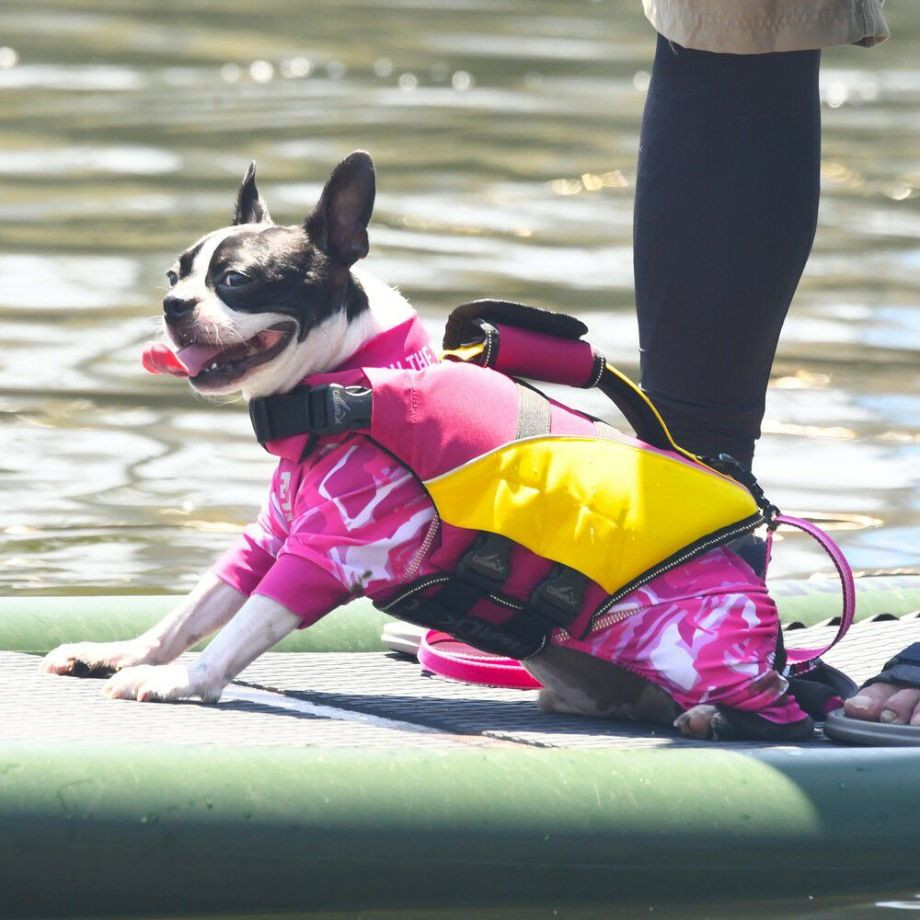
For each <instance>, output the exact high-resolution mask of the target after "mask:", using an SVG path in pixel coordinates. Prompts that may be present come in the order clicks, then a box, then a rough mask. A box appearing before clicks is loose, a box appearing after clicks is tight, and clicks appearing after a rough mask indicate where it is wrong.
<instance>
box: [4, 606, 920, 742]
mask: <svg viewBox="0 0 920 920" xmlns="http://www.w3.org/2000/svg"><path fill="white" fill-rule="evenodd" d="M833 629H834V627H830V626H819V627H812V628H810V629H801V630H789V631H787V635H786V640H787V645H790V646H795V645H802V646H805V645H817V644H818V643H819V642H821V641H822V639H823V638H824V637H825V636H827V637H829V635H830V634H831V633H832V632H833ZM918 640H920V617H918V615H916V614H914V615H910V616H907V617H902V618H901V619H899V620H895V619H892V620H883V621H878V620H874V621H868V622H863V623H860V624H858V625H856V626H854V627H853V629H852V630H851V631H850V633H849V635H848V636H847V638H846V639H845V640H844V642H843V643H841V645H840V646H839V647H838V648H836V649H834V651H833V652H832V653H831V654H830V655H828V656H827V660H828V661H829V663H831V664H833V665H835V666H837V667H839V668H841V669H843V670H844V671H846V673H848V674H849V675H850V676H852V677H853V678H854V679H855V680H857V681H862V680H864V679H865V678H866V677H869V676H871V675H872V674H873V673H876V672H877V671H878V670H879V668H880V666H881V665H882V663H883V662H884V661H885V660H886V659H887V658H889V657H891V655H893V654H895V653H896V652H897V651H899V650H900V649H901V648H903V647H904V646H905V645H907V644H909V643H910V642H914V641H918ZM99 689H100V683H99V682H98V681H94V680H76V679H70V678H60V677H52V676H48V675H43V674H40V673H39V672H38V659H37V658H35V657H32V656H30V655H24V654H20V653H15V652H0V741H4V740H11V741H12V740H15V741H53V740H58V741H61V742H69V741H91V740H93V739H98V740H99V741H107V742H123V743H125V744H189V745H212V744H230V745H234V746H264V745H268V746H277V745H282V746H295V747H308V746H309V747H317V746H319V747H360V748H378V749H379V748H393V747H407V746H411V747H434V748H445V747H456V746H464V747H469V746H471V745H472V746H496V745H498V746H502V747H507V746H509V745H510V746H514V745H526V746H537V747H561V748H577V749H589V748H590V749H595V750H596V749H609V748H619V749H622V748H655V747H672V748H673V747H675V746H680V747H693V746H698V745H699V744H700V743H699V742H691V741H687V740H685V739H682V738H680V737H679V736H678V735H677V734H676V732H673V731H671V730H669V729H667V728H663V727H657V726H655V727H651V726H646V725H638V724H623V723H614V722H607V721H604V720H600V719H589V718H583V717H570V716H559V715H547V714H545V713H542V712H541V711H540V710H539V709H538V708H537V706H536V702H535V697H536V693H535V692H533V691H519V690H500V689H494V688H488V687H474V686H470V685H467V684H457V683H453V682H450V681H446V680H442V679H439V678H434V677H431V676H427V675H424V674H422V672H421V671H420V669H419V666H418V664H417V663H416V662H414V661H411V660H408V659H405V658H400V657H398V656H395V655H387V654H384V653H373V652H369V653H361V654H334V653H317V654H289V653H288V654H268V655H264V656H263V657H262V658H261V659H259V660H258V661H256V662H255V663H254V664H252V665H251V666H250V667H249V668H248V669H247V670H246V671H245V672H244V673H243V674H242V675H241V682H240V683H237V684H234V685H232V687H230V688H228V690H227V691H226V693H225V696H224V699H222V701H221V702H220V703H219V704H217V705H215V706H206V705H202V704H197V703H181V704H172V705H168V704H145V705H142V704H138V703H133V702H125V701H112V700H108V699H106V698H104V697H103V696H102V695H101V694H100V692H99ZM808 743H809V744H823V743H827V742H825V741H824V740H823V738H822V736H821V734H820V732H816V735H815V739H814V741H813V742H808ZM703 744H705V742H703ZM769 746H770V745H768V744H762V743H757V744H735V745H733V747H734V748H735V749H743V748H764V747H769ZM784 746H786V747H788V745H784Z"/></svg>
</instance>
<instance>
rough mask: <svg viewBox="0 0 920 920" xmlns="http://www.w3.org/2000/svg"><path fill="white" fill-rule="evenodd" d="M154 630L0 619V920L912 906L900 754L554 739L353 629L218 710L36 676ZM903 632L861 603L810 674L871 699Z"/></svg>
mask: <svg viewBox="0 0 920 920" xmlns="http://www.w3.org/2000/svg"><path fill="white" fill-rule="evenodd" d="M809 585H810V583H803V584H802V585H800V586H798V588H799V592H798V593H796V592H794V591H791V590H790V593H788V594H784V593H783V592H782V590H776V593H777V596H778V598H779V601H780V605H781V609H782V612H783V620H784V622H786V623H787V624H792V623H795V622H798V623H802V624H810V625H803V626H802V628H798V629H795V628H788V629H787V633H786V640H787V644H788V645H803V646H805V645H809V644H818V643H819V641H820V639H821V637H822V636H823V635H824V634H825V633H826V632H827V631H829V630H831V631H832V630H833V629H834V626H833V625H831V624H829V623H828V620H829V619H830V618H832V617H833V616H834V615H835V613H836V611H837V607H838V605H839V596H838V595H837V594H836V593H834V592H832V591H828V592H826V593H823V592H820V591H810V590H809ZM792 587H793V588H794V587H796V586H792ZM172 603H173V599H172V598H167V597H133V598H126V597H94V598H87V597H74V598H61V597H33V598H4V599H0V649H6V651H0V916H31V917H38V916H42V917H80V916H92V917H116V916H117V917H123V916H160V917H165V916H185V917H188V916H211V917H217V916H231V915H236V916H239V915H245V914H249V915H257V916H260V917H265V916H269V915H271V914H272V913H273V912H275V913H282V912H292V911H294V912H299V913H302V914H305V915H308V916H309V915H310V914H322V913H323V912H326V913H329V912H336V911H339V912H349V911H350V912H352V913H356V912H359V911H361V910H368V909H369V908H373V909H376V910H378V911H387V910H388V911H393V912H398V914H399V916H405V917H427V916H431V915H432V914H433V913H434V912H436V911H437V910H438V909H447V908H449V909H453V910H454V911H456V912H458V913H457V915H458V916H460V915H463V913H464V912H466V915H467V916H470V915H476V914H478V913H485V912H486V911H487V910H491V911H493V913H494V916H515V917H523V916H528V915H530V914H529V913H528V912H530V911H533V912H535V913H533V915H536V916H540V915H541V914H540V911H543V914H542V915H544V916H545V912H546V911H547V909H553V910H556V911H558V913H559V914H560V916H572V917H577V916H580V915H584V916H590V915H592V911H593V912H594V913H593V915H597V912H598V911H603V910H604V909H605V908H610V907H613V906H618V907H621V906H623V905H629V904H646V905H647V904H649V903H652V902H653V901H654V902H655V903H661V902H662V900H664V901H667V900H668V899H670V900H671V901H673V902H674V903H675V904H678V903H679V904H690V903H692V901H693V899H694V898H709V899H710V903H711V897H712V892H713V891H714V890H718V893H719V898H720V899H722V898H724V899H732V898H734V899H741V900H743V899H750V900H751V902H752V903H753V901H754V900H756V899H759V898H768V897H774V896H775V895H776V892H777V887H778V886H780V887H781V889H782V891H783V893H784V894H786V895H789V896H792V895H796V894H802V895H814V896H820V895H822V894H827V893H834V894H845V893H846V892H856V891H873V890H874V891H881V892H890V891H891V890H894V889H906V888H907V887H908V886H910V885H912V884H914V882H915V880H916V855H915V854H916V853H917V851H918V847H920V822H918V821H917V814H918V813H920V784H918V783H917V782H916V777H917V769H918V763H920V760H918V757H920V752H915V751H910V750H898V749H894V748H873V749H866V748H857V747H845V746H842V745H837V744H833V743H831V742H829V741H828V740H826V739H825V738H824V737H823V735H822V734H821V733H820V732H819V733H816V736H815V738H814V740H811V741H809V742H806V743H797V744H790V743H783V744H782V745H772V744H767V743H762V742H760V743H726V744H720V745H713V744H709V743H704V742H691V741H687V740H685V739H683V738H681V737H680V736H679V735H677V733H676V732H674V731H672V730H670V729H668V728H665V727H661V726H645V725H639V724H622V723H615V722H606V721H603V720H598V719H588V718H580V717H574V716H571V717H570V716H560V715H549V714H546V713H543V712H541V711H540V710H539V709H538V708H537V706H536V704H535V702H534V699H535V695H536V691H533V690H520V689H505V688H493V687H488V686H475V685H470V684H466V683H463V682H459V681H451V680H444V679H439V678H434V677H431V676H426V675H425V674H424V673H423V671H422V669H421V667H420V666H419V664H418V662H417V661H415V660H414V659H413V658H411V657H410V656H407V655H395V654H393V653H391V652H388V651H386V650H385V646H384V645H383V644H382V643H381V640H380V635H381V630H382V627H383V625H384V623H385V622H386V620H385V618H384V617H383V616H382V615H380V614H378V613H377V612H376V611H374V610H373V608H371V607H369V606H365V605H363V604H361V603H360V602H356V603H355V604H353V605H349V607H347V608H344V609H343V610H341V611H338V612H336V613H334V614H332V615H330V616H329V617H327V618H326V620H324V621H323V622H322V623H321V624H318V625H317V627H314V628H311V629H310V630H305V631H302V632H301V633H299V634H298V635H297V636H296V637H293V638H292V639H291V640H290V642H289V643H288V644H287V645H286V646H284V647H286V648H287V649H289V651H287V652H284V653H278V652H275V653H270V654H268V655H265V656H263V657H262V658H261V659H259V660H258V661H256V662H255V663H254V664H253V665H251V666H250V668H248V669H247V670H246V671H245V672H244V673H243V674H242V675H241V680H240V681H239V682H237V683H235V684H233V685H231V687H229V688H228V691H227V693H226V694H225V696H224V698H223V699H222V701H221V702H220V703H219V704H217V705H216V706H205V705H200V704H195V703H184V704H175V705H168V704H139V703H132V702H125V701H110V700H107V699H105V698H104V697H103V696H102V695H101V694H100V692H99V687H100V684H99V682H98V681H95V680H77V679H68V678H60V677H53V676H49V675H44V674H40V673H39V672H38V660H37V658H36V657H35V654H36V653H40V652H43V651H45V650H47V649H49V648H51V647H53V646H54V645H56V644H58V643H59V642H62V641H76V640H80V639H106V638H109V639H111V638H122V637H128V636H131V635H135V634H137V633H138V632H140V631H141V630H142V629H144V628H146V627H147V626H149V625H150V624H151V623H152V622H154V621H155V620H156V619H157V618H158V617H160V616H162V615H163V614H164V613H165V612H166V610H168V609H169V607H170V605H171V604H172ZM805 608H807V610H805ZM918 609H920V579H918V578H917V577H910V576H901V577H898V578H893V577H889V578H887V579H877V580H876V579H860V580H859V612H858V615H859V617H860V621H859V622H858V623H857V624H856V625H855V626H854V627H853V628H852V630H851V631H850V633H849V634H848V635H847V637H846V638H845V639H844V641H843V642H842V643H841V644H840V645H839V646H838V647H837V648H835V649H834V651H833V652H832V653H831V655H830V656H829V659H830V662H831V663H832V664H835V665H836V666H838V667H842V668H843V669H844V670H845V671H847V672H848V673H850V675H851V676H853V677H854V678H855V679H856V680H862V679H864V678H865V677H868V676H869V675H871V674H872V673H874V672H875V671H877V670H878V668H879V667H880V665H881V664H882V663H883V662H884V661H885V660H887V659H888V658H890V657H891V656H892V655H893V654H894V653H895V652H897V651H899V650H900V649H901V648H903V647H904V646H906V645H908V644H909V643H910V642H912V641H916V640H917V639H918V638H920V619H918V617H917V615H916V613H915V611H917V610H918ZM803 611H804V612H803ZM869 611H872V612H871V613H870V612H869ZM822 614H823V615H822ZM879 615H883V616H886V617H887V618H886V619H876V618H875V617H877V616H879ZM29 653H31V654H29ZM892 841H897V844H898V845H897V846H893V845H892ZM714 877H715V878H716V882H714V881H713V878H714ZM714 886H715V887H714ZM345 915H347V913H346V914H345Z"/></svg>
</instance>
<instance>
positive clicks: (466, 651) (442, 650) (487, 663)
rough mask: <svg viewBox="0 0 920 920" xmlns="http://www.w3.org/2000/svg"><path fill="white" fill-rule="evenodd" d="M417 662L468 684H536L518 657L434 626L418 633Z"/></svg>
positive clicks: (526, 686) (516, 686) (525, 686)
mask: <svg viewBox="0 0 920 920" xmlns="http://www.w3.org/2000/svg"><path fill="white" fill-rule="evenodd" d="M418 662H419V664H420V665H421V666H422V667H423V668H424V669H425V670H426V671H430V672H431V673H432V674H437V675H438V676H439V677H447V678H449V679H450V680H459V681H463V682H464V683H468V684H485V685H486V686H489V687H509V688H514V689H516V690H532V689H536V688H538V687H539V686H540V684H539V683H538V681H537V680H536V679H535V678H534V677H532V676H531V674H530V673H529V672H528V671H526V670H525V669H524V667H523V666H522V665H521V663H520V662H519V661H515V660H514V659H513V658H500V657H498V656H497V655H490V654H489V653H488V652H480V651H479V650H478V649H474V648H471V647H470V646H468V645H464V644H463V643H462V642H459V641H458V640H457V639H455V638H454V637H453V636H451V635H449V634H448V633H443V632H438V631H437V630H434V629H431V630H429V631H428V632H427V633H425V635H424V636H422V641H421V643H420V645H419V647H418Z"/></svg>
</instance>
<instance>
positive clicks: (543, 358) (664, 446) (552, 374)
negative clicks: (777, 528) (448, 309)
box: [444, 304, 699, 462]
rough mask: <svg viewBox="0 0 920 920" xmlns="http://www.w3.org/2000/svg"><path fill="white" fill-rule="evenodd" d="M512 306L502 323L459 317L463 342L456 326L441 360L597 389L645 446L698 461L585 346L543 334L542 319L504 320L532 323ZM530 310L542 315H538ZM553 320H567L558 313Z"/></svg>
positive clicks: (624, 378) (644, 399) (642, 396)
mask: <svg viewBox="0 0 920 920" xmlns="http://www.w3.org/2000/svg"><path fill="white" fill-rule="evenodd" d="M468 306H469V305H468ZM511 306H512V305H510V304H509V305H505V307H506V314H510V315H506V316H503V317H502V318H503V319H505V320H506V321H505V322H495V321H493V320H487V319H484V318H482V317H480V316H469V315H467V316H464V323H463V326H462V330H463V334H464V335H465V336H466V338H465V339H463V340H462V341H460V332H459V331H458V329H457V328H456V327H457V325H458V324H457V323H456V322H455V323H454V326H455V328H454V329H453V330H452V332H453V334H452V335H450V336H445V340H444V341H445V345H450V346H452V347H448V348H447V350H446V351H445V352H444V357H445V358H448V359H452V360H455V361H466V362H470V363H473V364H479V365H481V366H483V367H491V368H493V369H495V370H497V371H501V372H502V373H503V374H507V375H508V376H510V377H515V376H519V377H527V378H529V379H531V380H540V381H544V382H546V383H561V384H566V385H568V386H576V387H582V388H589V387H597V388H598V389H599V390H600V391H601V392H602V393H603V394H604V395H605V396H606V397H607V398H608V399H609V400H611V401H612V402H613V403H614V404H615V405H616V406H617V408H619V410H620V411H621V412H622V413H623V415H624V417H625V418H626V420H627V421H628V422H629V424H630V425H631V426H632V428H633V430H634V431H635V432H636V434H637V435H638V436H639V438H640V439H641V440H643V441H645V443H646V444H651V445H652V447H657V448H658V449H659V450H668V451H675V452H677V453H680V454H682V455H683V456H685V457H687V458H688V459H691V460H693V461H694V462H699V459H698V458H697V457H696V456H694V455H693V454H691V453H689V452H688V451H685V450H683V449H682V448H680V447H679V446H678V445H677V444H676V443H675V442H674V439H673V438H672V437H671V434H670V432H669V431H668V429H667V426H666V425H665V423H664V420H663V419H662V418H661V416H660V415H659V414H658V410H657V409H656V408H655V407H654V405H653V404H652V402H651V401H650V400H649V398H648V397H647V396H646V395H645V393H643V392H642V390H640V389H639V387H638V386H636V384H634V383H633V382H632V381H631V380H630V379H629V378H628V377H627V376H626V375H625V374H623V373H621V372H620V371H618V370H617V369H616V368H615V367H614V366H613V365H612V364H610V363H608V362H607V360H606V359H605V358H604V356H603V355H601V354H599V353H598V352H596V351H595V350H594V349H593V348H592V347H591V345H590V344H589V343H588V342H585V341H583V340H581V339H575V338H571V337H567V336H564V335H560V334H559V332H558V331H556V330H553V331H549V332H548V331H546V330H545V324H546V321H545V319H543V318H542V316H541V320H542V323H543V325H541V326H537V324H534V325H533V326H531V327H530V328H526V327H524V326H523V325H516V324H515V323H513V322H508V321H507V320H508V319H512V318H514V319H517V318H519V319H520V321H521V322H522V323H524V322H528V323H533V322H534V321H533V317H532V316H531V314H529V313H522V314H521V315H520V317H518V315H517V314H514V313H513V312H512V311H511V310H510V307H511ZM514 306H518V305H514ZM458 309H459V308H458ZM520 309H521V310H522V311H523V310H525V309H527V308H523V307H521V308H520ZM455 312H456V311H455ZM535 312H537V315H541V314H540V312H539V311H535ZM453 316H454V315H453V314H452V319H453ZM550 316H552V314H550ZM554 318H555V319H557V320H558V319H571V317H564V316H562V314H559V315H558V316H556V317H554ZM573 322H575V321H574V320H573ZM566 331H567V332H570V331H571V330H568V329H566Z"/></svg>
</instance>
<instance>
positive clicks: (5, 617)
mask: <svg viewBox="0 0 920 920" xmlns="http://www.w3.org/2000/svg"><path fill="white" fill-rule="evenodd" d="M771 587H772V588H773V590H774V595H775V597H776V600H777V604H778V605H779V609H780V615H781V617H782V620H783V622H784V623H793V622H794V623H801V624H803V625H805V626H812V625H814V624H816V623H820V622H822V621H823V620H828V619H830V618H831V617H834V616H837V615H838V614H839V612H840V604H841V601H840V588H839V585H838V583H837V581H836V580H831V579H826V580H822V581H820V582H811V581H791V580H790V581H777V582H775V583H774V582H771ZM856 587H857V606H856V618H857V620H861V619H866V618H868V617H872V616H877V615H878V614H882V613H887V614H892V615H894V616H900V615H902V614H906V613H910V612H911V611H914V610H918V609H920V576H916V575H897V576H876V577H867V578H860V579H857V581H856ZM175 602H176V597H175V596H173V595H158V596H141V595H103V596H94V597H90V596H79V595H77V596H73V597H41V596H39V597H3V598H0V649H5V650H7V651H20V652H31V653H34V654H43V653H45V652H47V651H50V650H51V649H52V648H54V647H55V646H58V645H60V644H61V643H62V642H81V641H96V642H105V641H109V640H112V639H127V638H130V637H132V636H136V635H139V634H140V633H142V632H143V631H144V630H145V629H148V628H149V627H150V626H152V625H153V624H154V623H156V622H157V620H159V619H160V618H161V617H162V616H164V615H165V614H166V613H167V612H168V611H169V609H170V608H171V607H172V605H173V604H174V603H175ZM389 620H390V617H388V616H387V615H386V614H383V613H380V612H379V611H378V610H376V609H375V608H374V607H373V606H372V605H371V604H370V602H369V601H367V600H364V599H359V600H356V601H353V602H352V603H351V604H349V605H348V606H346V607H342V608H340V609H339V610H337V611H334V612H333V613H331V614H330V615H329V616H327V617H325V618H324V619H322V620H320V621H319V623H317V624H315V625H314V626H311V627H310V628H309V629H305V630H298V631H297V632H296V633H294V634H293V635H291V636H289V637H288V638H287V639H285V640H284V641H283V642H281V643H280V644H279V645H278V646H277V651H289V652H322V651H335V652H370V651H380V650H382V649H383V648H384V646H383V645H382V644H381V642H380V633H381V630H382V629H383V625H384V623H386V622H388V621H389Z"/></svg>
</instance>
